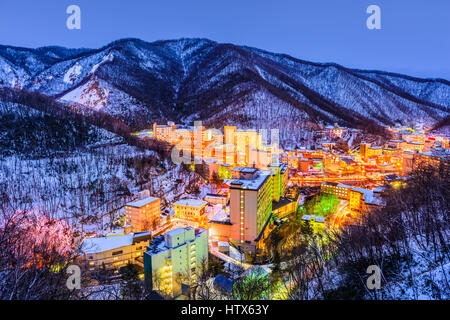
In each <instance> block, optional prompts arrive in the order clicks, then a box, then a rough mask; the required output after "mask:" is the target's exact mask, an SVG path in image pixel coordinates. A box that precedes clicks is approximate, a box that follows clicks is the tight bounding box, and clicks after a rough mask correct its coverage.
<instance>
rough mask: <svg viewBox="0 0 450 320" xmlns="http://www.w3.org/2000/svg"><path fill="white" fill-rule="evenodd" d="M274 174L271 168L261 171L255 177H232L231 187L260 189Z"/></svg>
mask: <svg viewBox="0 0 450 320" xmlns="http://www.w3.org/2000/svg"><path fill="white" fill-rule="evenodd" d="M271 175H272V171H271V170H266V171H260V172H259V174H258V175H257V176H256V177H255V178H254V179H231V180H230V188H233V186H234V187H235V188H240V189H247V190H255V191H256V190H259V188H261V187H262V185H263V184H264V183H265V182H266V180H267V179H268V178H270V176H271Z"/></svg>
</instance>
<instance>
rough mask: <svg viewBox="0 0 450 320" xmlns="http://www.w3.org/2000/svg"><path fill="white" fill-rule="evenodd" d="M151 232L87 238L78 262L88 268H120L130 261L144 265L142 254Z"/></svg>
mask: <svg viewBox="0 0 450 320" xmlns="http://www.w3.org/2000/svg"><path fill="white" fill-rule="evenodd" d="M150 236H151V233H150V232H138V233H130V234H124V235H118V236H109V237H97V238H85V239H84V240H83V242H82V245H81V250H82V252H83V255H82V256H81V257H80V258H78V262H79V263H80V265H82V266H83V267H84V268H85V269H86V270H89V271H96V270H98V269H99V268H103V267H104V268H106V269H119V268H120V267H124V266H126V265H127V264H128V263H133V264H137V265H140V266H142V265H143V261H142V254H143V252H144V250H145V246H147V245H148V243H149V240H150Z"/></svg>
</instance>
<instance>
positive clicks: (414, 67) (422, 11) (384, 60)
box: [0, 0, 450, 80]
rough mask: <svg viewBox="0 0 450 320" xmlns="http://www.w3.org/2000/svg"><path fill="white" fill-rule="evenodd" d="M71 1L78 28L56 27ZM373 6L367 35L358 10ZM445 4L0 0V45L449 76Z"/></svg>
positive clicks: (448, 5) (421, 0)
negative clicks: (155, 52)
mask: <svg viewBox="0 0 450 320" xmlns="http://www.w3.org/2000/svg"><path fill="white" fill-rule="evenodd" d="M71 4H77V5H79V6H80V8H81V12H82V29H81V30H68V29H67V28H66V19H67V17H68V15H67V14H66V8H67V7H68V6H69V5H71ZM371 4H376V5H378V6H380V8H381V26H382V30H368V29H367V27H366V19H367V17H368V16H369V15H368V14H366V8H367V7H368V6H369V5H371ZM449 17H450V1H449V0H433V1H429V0H428V1H427V0H338V1H337V0H270V1H268V0H258V1H256V0H221V1H218V0H159V1H157V0H126V1H122V0H109V1H106V0H56V1H55V0H0V44H3V45H14V46H23V47H39V46H47V45H60V46H66V47H88V48H97V47H101V46H103V45H105V44H107V43H109V42H111V41H114V40H117V39H120V38H127V37H134V38H140V39H143V40H146V41H155V40H162V39H177V38H182V37H202V38H209V39H211V40H215V41H218V42H229V43H234V44H240V45H247V46H252V47H257V48H261V49H265V50H268V51H273V52H279V53H286V54H289V55H291V56H294V57H296V58H300V59H305V60H310V61H316V62H336V63H339V64H342V65H344V66H347V67H352V68H361V69H379V70H385V71H391V72H398V73H405V74H409V75H413V76H419V77H431V78H434V77H440V78H444V79H447V80H449V79H450V18H449Z"/></svg>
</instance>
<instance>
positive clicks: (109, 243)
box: [81, 232, 151, 254]
mask: <svg viewBox="0 0 450 320" xmlns="http://www.w3.org/2000/svg"><path fill="white" fill-rule="evenodd" d="M150 236H151V233H150V232H139V233H130V234H125V235H122V236H113V237H97V238H85V239H84V240H83V242H82V244H81V250H82V251H83V252H84V253H85V254H92V253H99V252H104V251H109V250H113V249H118V248H122V247H126V246H129V245H132V244H133V243H136V242H140V241H145V240H149V239H150Z"/></svg>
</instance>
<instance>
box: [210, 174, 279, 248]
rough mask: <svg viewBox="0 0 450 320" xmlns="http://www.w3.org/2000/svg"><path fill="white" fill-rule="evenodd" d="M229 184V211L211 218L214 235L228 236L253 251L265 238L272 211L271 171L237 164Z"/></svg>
mask: <svg viewBox="0 0 450 320" xmlns="http://www.w3.org/2000/svg"><path fill="white" fill-rule="evenodd" d="M232 174H233V176H232V177H233V179H232V180H231V181H230V182H229V184H230V213H229V215H228V214H225V213H224V214H223V216H222V217H221V218H217V217H214V219H212V220H211V221H210V228H211V233H212V236H213V237H214V238H215V239H218V240H221V241H226V240H231V241H234V242H235V243H236V245H238V246H239V247H240V248H242V249H243V250H244V251H251V252H254V251H255V250H256V249H257V247H258V244H259V241H260V240H261V239H263V238H264V236H265V231H267V230H268V229H267V226H268V224H269V222H270V217H271V213H272V198H273V194H272V171H270V170H266V171H259V170H258V169H256V168H245V167H237V168H235V169H233V172H232Z"/></svg>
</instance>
